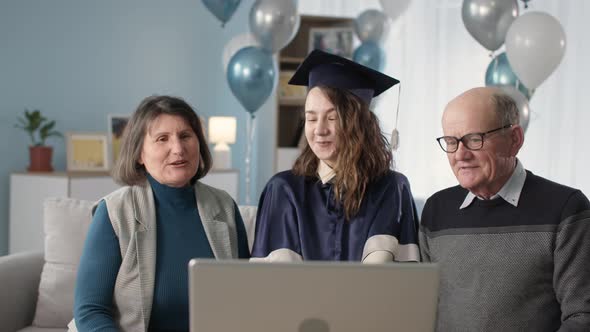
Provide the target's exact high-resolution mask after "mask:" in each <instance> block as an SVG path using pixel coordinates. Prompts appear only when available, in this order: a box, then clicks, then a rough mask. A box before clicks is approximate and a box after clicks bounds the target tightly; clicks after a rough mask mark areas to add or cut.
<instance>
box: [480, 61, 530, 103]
mask: <svg viewBox="0 0 590 332" xmlns="http://www.w3.org/2000/svg"><path fill="white" fill-rule="evenodd" d="M486 86H511V87H513V88H516V89H518V90H519V91H520V92H521V93H522V94H523V95H524V96H525V97H526V99H527V100H530V99H531V96H532V95H533V91H532V90H529V88H527V87H526V86H524V84H522V82H521V81H520V79H518V77H516V74H514V72H513V71H512V67H510V63H509V62H508V57H507V56H506V52H502V53H500V54H499V55H498V56H496V57H495V58H494V59H493V60H492V62H490V64H489V65H488V69H487V70H486Z"/></svg>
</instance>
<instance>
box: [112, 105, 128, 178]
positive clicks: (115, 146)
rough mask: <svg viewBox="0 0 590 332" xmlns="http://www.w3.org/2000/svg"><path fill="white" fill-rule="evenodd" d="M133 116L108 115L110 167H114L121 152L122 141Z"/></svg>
mask: <svg viewBox="0 0 590 332" xmlns="http://www.w3.org/2000/svg"><path fill="white" fill-rule="evenodd" d="M129 118H131V114H109V115H108V138H109V141H108V143H109V165H110V167H113V165H115V162H117V159H119V153H120V151H121V139H122V138H123V132H124V131H125V128H126V127H127V123H128V122H129Z"/></svg>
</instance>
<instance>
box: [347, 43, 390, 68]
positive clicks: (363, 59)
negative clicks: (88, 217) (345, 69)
mask: <svg viewBox="0 0 590 332" xmlns="http://www.w3.org/2000/svg"><path fill="white" fill-rule="evenodd" d="M352 59H353V60H354V61H355V62H357V63H360V64H361V65H363V66H366V67H369V68H372V69H375V70H379V71H380V70H381V69H382V68H383V65H384V63H385V52H383V50H382V49H381V47H380V46H379V45H378V44H377V43H375V42H372V41H366V42H364V43H362V44H361V46H359V47H357V49H356V50H354V54H353V55H352Z"/></svg>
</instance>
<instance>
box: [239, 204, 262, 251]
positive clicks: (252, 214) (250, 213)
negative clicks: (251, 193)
mask: <svg viewBox="0 0 590 332" xmlns="http://www.w3.org/2000/svg"><path fill="white" fill-rule="evenodd" d="M238 208H239V209H240V214H241V215H242V220H244V226H246V235H247V236H248V248H249V249H250V252H252V244H253V243H254V231H255V230H256V210H257V208H256V206H253V205H240V206H238Z"/></svg>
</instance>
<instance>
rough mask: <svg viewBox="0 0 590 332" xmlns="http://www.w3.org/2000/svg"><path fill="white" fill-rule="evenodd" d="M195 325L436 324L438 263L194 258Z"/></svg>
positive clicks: (314, 328)
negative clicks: (259, 261) (257, 260)
mask: <svg viewBox="0 0 590 332" xmlns="http://www.w3.org/2000/svg"><path fill="white" fill-rule="evenodd" d="M189 274H190V276H189V300H190V331H191V332H220V331H242V332H260V331H273V332H274V331H281V332H283V331H284V332H291V331H292V332H349V331H350V332H352V331H354V332H359V331H408V332H414V331H415V332H418V331H433V330H434V322H435V315H436V305H437V298H438V269H437V267H436V265H434V264H413V263H391V264H382V265H367V264H364V265H363V264H361V263H350V262H304V263H290V264H269V263H249V262H247V261H215V260H197V259H193V260H191V262H190V263H189Z"/></svg>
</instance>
